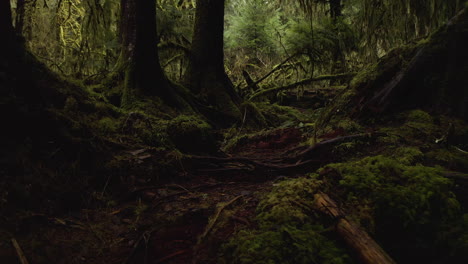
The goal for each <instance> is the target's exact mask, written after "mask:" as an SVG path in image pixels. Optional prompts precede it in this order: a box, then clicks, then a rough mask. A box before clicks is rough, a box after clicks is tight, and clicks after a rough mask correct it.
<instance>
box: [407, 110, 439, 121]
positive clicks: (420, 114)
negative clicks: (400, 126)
mask: <svg viewBox="0 0 468 264" xmlns="http://www.w3.org/2000/svg"><path fill="white" fill-rule="evenodd" d="M407 122H412V123H420V124H432V123H433V122H434V120H433V118H432V116H431V115H429V114H428V113H427V112H424V111H423V110H420V109H416V110H412V111H409V112H408V113H407Z"/></svg>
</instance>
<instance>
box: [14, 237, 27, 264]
mask: <svg viewBox="0 0 468 264" xmlns="http://www.w3.org/2000/svg"><path fill="white" fill-rule="evenodd" d="M11 243H12V244H13V247H14V248H15V251H16V255H17V256H18V259H19V261H20V263H21V264H29V262H28V259H27V258H26V256H25V255H24V253H23V250H22V249H21V247H20V245H19V244H18V241H16V239H14V238H12V239H11Z"/></svg>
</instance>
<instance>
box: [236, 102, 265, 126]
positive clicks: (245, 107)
mask: <svg viewBox="0 0 468 264" xmlns="http://www.w3.org/2000/svg"><path fill="white" fill-rule="evenodd" d="M240 109H241V111H242V113H243V114H244V118H243V120H242V122H243V123H245V122H249V121H250V122H249V123H251V125H253V126H259V127H265V126H267V124H268V122H267V120H266V119H265V116H264V115H263V114H262V112H261V111H260V110H259V109H258V107H257V106H256V105H255V104H254V103H252V102H245V103H243V104H242V105H241V107H240Z"/></svg>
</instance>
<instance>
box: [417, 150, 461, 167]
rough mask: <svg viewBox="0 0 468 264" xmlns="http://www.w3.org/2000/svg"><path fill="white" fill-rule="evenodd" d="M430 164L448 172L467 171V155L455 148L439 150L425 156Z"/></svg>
mask: <svg viewBox="0 0 468 264" xmlns="http://www.w3.org/2000/svg"><path fill="white" fill-rule="evenodd" d="M425 156H426V157H427V158H428V159H429V160H430V161H431V162H433V163H435V164H438V165H441V166H444V167H446V168H448V169H449V170H457V171H468V154H467V153H464V152H462V151H460V150H458V149H456V148H453V147H450V148H439V149H435V150H432V151H429V152H428V153H426V155H425Z"/></svg>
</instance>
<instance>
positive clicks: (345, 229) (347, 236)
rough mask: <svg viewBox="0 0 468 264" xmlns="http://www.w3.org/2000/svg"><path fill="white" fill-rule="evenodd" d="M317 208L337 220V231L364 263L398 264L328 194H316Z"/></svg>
mask: <svg viewBox="0 0 468 264" xmlns="http://www.w3.org/2000/svg"><path fill="white" fill-rule="evenodd" d="M314 198H315V205H314V206H315V208H316V209H317V210H318V211H320V212H322V213H324V214H326V215H328V216H330V217H332V218H333V219H336V220H337V223H336V225H335V231H336V233H338V235H339V236H340V237H341V238H343V240H344V241H345V243H346V244H347V245H348V246H349V247H350V248H351V249H352V250H353V251H354V252H355V253H356V254H357V256H358V257H359V260H360V261H361V262H362V263H364V264H376V263H378V264H396V262H395V261H394V260H393V259H392V258H391V257H390V256H389V255H388V254H387V253H386V252H385V251H384V250H383V249H382V248H381V247H380V246H379V245H378V244H377V242H375V241H374V240H373V239H372V238H371V237H370V236H369V234H367V232H366V231H364V230H363V229H362V228H361V227H359V225H358V224H356V223H354V222H352V221H351V220H348V219H346V217H345V216H344V214H343V212H341V210H340V209H339V208H338V206H337V205H336V203H335V201H333V200H332V199H331V198H330V197H329V196H328V195H327V194H324V193H317V194H315V195H314Z"/></svg>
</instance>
